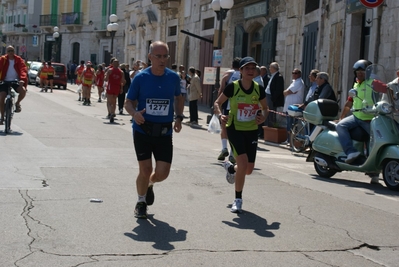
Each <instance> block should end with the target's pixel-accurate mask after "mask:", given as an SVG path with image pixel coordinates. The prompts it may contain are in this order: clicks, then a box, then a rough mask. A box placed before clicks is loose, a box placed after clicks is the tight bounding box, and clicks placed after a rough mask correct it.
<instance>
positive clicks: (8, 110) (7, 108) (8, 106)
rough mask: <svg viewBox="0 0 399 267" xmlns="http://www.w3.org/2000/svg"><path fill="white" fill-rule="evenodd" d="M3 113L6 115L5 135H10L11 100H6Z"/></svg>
mask: <svg viewBox="0 0 399 267" xmlns="http://www.w3.org/2000/svg"><path fill="white" fill-rule="evenodd" d="M4 112H5V113H6V114H5V116H4V118H5V123H4V125H5V133H10V132H11V120H12V103H11V99H7V100H6V106H5V109H4Z"/></svg>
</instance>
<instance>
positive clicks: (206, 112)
mask: <svg viewBox="0 0 399 267" xmlns="http://www.w3.org/2000/svg"><path fill="white" fill-rule="evenodd" d="M67 90H69V91H71V92H74V93H76V94H77V90H78V86H77V85H76V84H72V85H71V84H67ZM91 92H92V98H93V99H97V89H92V91H91ZM105 101H106V100H105ZM183 114H184V120H183V125H186V126H190V127H191V128H195V129H201V130H205V131H207V130H208V116H209V120H210V118H211V117H212V115H211V108H210V107H209V106H205V105H198V124H190V123H189V120H190V119H189V116H190V113H189V107H188V102H187V101H186V103H185V106H184V111H183ZM258 144H263V145H268V146H275V147H281V148H284V149H288V150H290V149H291V148H290V147H288V146H286V145H281V144H277V143H273V142H268V141H264V140H261V139H259V142H258Z"/></svg>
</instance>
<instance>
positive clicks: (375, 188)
mask: <svg viewBox="0 0 399 267" xmlns="http://www.w3.org/2000/svg"><path fill="white" fill-rule="evenodd" d="M361 175H363V174H361ZM312 178H313V179H315V180H319V181H323V182H328V183H332V184H340V185H344V186H347V187H353V188H363V189H367V190H370V191H372V192H374V193H375V194H380V195H384V196H396V197H399V192H398V191H393V190H390V189H389V188H387V187H385V186H384V185H383V183H384V181H383V179H382V178H381V175H380V184H370V178H369V177H368V176H366V175H364V182H360V181H353V180H346V179H342V178H323V177H320V176H317V175H312Z"/></svg>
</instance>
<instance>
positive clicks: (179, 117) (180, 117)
mask: <svg viewBox="0 0 399 267" xmlns="http://www.w3.org/2000/svg"><path fill="white" fill-rule="evenodd" d="M183 118H184V117H183V115H176V119H180V121H183Z"/></svg>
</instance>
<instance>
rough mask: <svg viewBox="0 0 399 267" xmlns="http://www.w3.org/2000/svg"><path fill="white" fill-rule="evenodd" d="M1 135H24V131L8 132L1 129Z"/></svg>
mask: <svg viewBox="0 0 399 267" xmlns="http://www.w3.org/2000/svg"><path fill="white" fill-rule="evenodd" d="M0 135H4V136H6V135H8V136H21V135H23V133H21V132H17V131H11V132H10V133H8V134H6V132H5V131H0Z"/></svg>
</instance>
